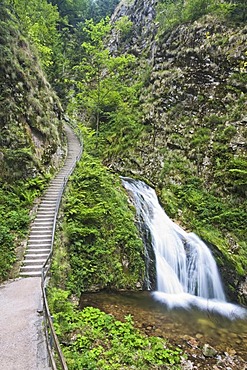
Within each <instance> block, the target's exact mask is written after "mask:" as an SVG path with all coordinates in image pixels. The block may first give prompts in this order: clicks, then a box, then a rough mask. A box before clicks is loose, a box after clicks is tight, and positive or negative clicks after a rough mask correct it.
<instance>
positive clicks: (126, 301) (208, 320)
mask: <svg viewBox="0 0 247 370" xmlns="http://www.w3.org/2000/svg"><path fill="white" fill-rule="evenodd" d="M85 306H93V307H97V308H99V309H101V310H102V311H104V312H106V313H109V314H112V315H114V316H115V317H116V318H117V319H119V320H124V317H125V316H126V315H129V314H130V315H132V317H133V319H134V321H135V326H136V327H137V328H139V329H140V330H141V331H143V332H145V333H146V334H148V335H155V336H160V337H164V338H168V339H169V341H170V342H171V343H172V344H176V345H178V346H180V347H181V348H183V349H184V350H186V351H187V352H188V353H189V357H191V358H192V359H193V358H194V360H195V361H197V362H198V358H199V359H200V358H203V356H202V355H201V352H202V347H203V345H204V344H205V343H208V344H210V345H211V346H213V347H214V348H215V349H216V350H217V351H218V354H219V355H220V356H227V355H229V356H230V357H231V358H232V359H233V360H232V361H234V359H235V360H236V361H237V359H238V358H240V365H239V367H237V366H235V365H234V364H232V365H231V366H229V367H228V368H229V369H241V370H243V369H244V368H245V367H243V363H247V320H246V319H235V320H230V319H229V318H226V317H223V316H222V315H220V314H219V313H218V314H215V313H213V312H212V311H210V310H204V311H201V310H199V309H197V308H191V307H190V308H188V309H185V308H181V307H177V308H173V309H168V308H167V306H166V305H164V304H162V303H161V302H158V301H156V300H154V299H153V296H152V293H150V292H120V293H106V292H101V293H90V294H89V293H87V294H83V295H82V296H81V300H80V307H81V308H83V307H85ZM230 357H229V358H230ZM217 358H218V360H219V356H218V357H217ZM241 359H243V363H242V362H241ZM204 360H205V358H204V359H203V361H204ZM218 360H217V361H218ZM229 361H230V360H229ZM236 361H235V362H236ZM215 363H216V362H215ZM199 368H201V369H202V368H203V369H208V368H210V367H207V366H206V365H204V367H200V366H199ZM223 368H224V369H226V368H227V367H219V369H223ZM246 369H247V367H246Z"/></svg>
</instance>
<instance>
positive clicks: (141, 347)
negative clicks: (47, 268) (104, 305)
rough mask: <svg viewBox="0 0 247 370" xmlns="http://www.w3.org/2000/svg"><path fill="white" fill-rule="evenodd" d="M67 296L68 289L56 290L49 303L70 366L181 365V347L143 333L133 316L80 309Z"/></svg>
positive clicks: (106, 369)
mask: <svg viewBox="0 0 247 370" xmlns="http://www.w3.org/2000/svg"><path fill="white" fill-rule="evenodd" d="M67 298H68V293H67V292H64V291H61V290H57V289H53V290H51V292H50V299H49V302H50V307H52V313H53V317H54V325H55V327H56V331H57V333H58V335H59V339H60V342H61V343H65V342H66V346H63V352H64V355H65V357H66V360H67V364H68V367H69V369H71V370H76V369H78V370H79V369H85V370H86V369H95V370H96V369H100V370H117V369H140V370H145V369H146V370H148V369H157V366H164V365H166V366H167V367H166V368H172V369H173V370H175V369H178V368H179V366H178V364H179V363H180V355H181V350H179V349H177V348H170V347H169V345H168V344H167V343H166V341H165V340H164V339H161V338H159V337H147V336H146V335H144V334H141V333H140V332H139V331H138V330H137V329H135V328H134V325H133V320H132V317H131V316H130V315H128V316H126V317H125V322H121V321H119V320H116V319H115V318H114V317H113V316H112V315H109V314H106V313H104V312H102V311H100V310H99V309H97V308H93V307H86V308H84V309H83V310H82V311H78V310H77V309H76V308H75V306H73V305H72V304H71V303H70V302H69V301H68V299H67ZM58 302H59V303H58ZM61 302H62V303H61ZM61 308H62V309H63V310H62V311H61Z"/></svg>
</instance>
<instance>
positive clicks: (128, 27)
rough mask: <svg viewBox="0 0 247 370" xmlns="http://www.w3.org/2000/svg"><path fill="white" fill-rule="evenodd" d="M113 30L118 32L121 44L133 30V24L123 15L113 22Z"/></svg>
mask: <svg viewBox="0 0 247 370" xmlns="http://www.w3.org/2000/svg"><path fill="white" fill-rule="evenodd" d="M114 28H115V29H116V30H117V31H118V33H119V37H120V40H121V42H123V41H125V40H126V39H127V38H128V37H129V36H130V34H131V32H132V29H133V22H132V21H131V20H130V19H129V17H128V16H127V15H125V16H122V17H121V18H119V19H118V20H117V21H116V22H115V24H114Z"/></svg>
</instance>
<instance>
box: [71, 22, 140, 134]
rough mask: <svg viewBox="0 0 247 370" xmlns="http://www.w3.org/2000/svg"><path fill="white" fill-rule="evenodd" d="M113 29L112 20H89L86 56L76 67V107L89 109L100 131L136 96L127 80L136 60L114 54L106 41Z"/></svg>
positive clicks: (84, 46)
mask: <svg viewBox="0 0 247 370" xmlns="http://www.w3.org/2000/svg"><path fill="white" fill-rule="evenodd" d="M110 30H111V25H110V23H109V19H102V20H101V21H100V22H99V23H97V24H94V22H93V21H92V20H88V21H86V27H85V32H86V34H87V36H88V41H87V42H83V43H82V50H83V58H82V60H81V62H80V63H79V64H78V65H76V66H75V67H74V71H75V76H74V81H73V83H74V86H75V90H74V95H73V99H72V102H73V103H72V105H71V107H72V109H74V108H75V105H76V110H77V111H79V112H84V111H85V110H86V111H87V112H88V115H89V120H90V122H91V124H92V126H93V128H95V130H96V133H97V134H98V133H99V129H100V125H101V123H103V122H107V121H109V120H110V117H111V115H112V114H113V113H114V112H116V111H117V110H118V109H119V108H120V106H121V105H123V104H124V103H126V102H127V100H128V99H131V98H132V97H133V93H134V90H133V89H134V87H133V86H131V85H128V84H127V83H126V75H128V71H129V69H130V67H131V65H133V63H134V61H135V57H134V56H133V55H130V54H123V55H121V56H112V55H111V54H110V51H109V49H107V48H106V47H105V44H104V40H105V38H106V36H107V35H108V34H109V32H110Z"/></svg>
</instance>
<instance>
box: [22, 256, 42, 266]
mask: <svg viewBox="0 0 247 370" xmlns="http://www.w3.org/2000/svg"><path fill="white" fill-rule="evenodd" d="M45 261H46V258H39V259H36V258H35V259H29V258H25V260H24V262H23V266H22V267H24V266H35V265H39V266H43V264H44V263H45Z"/></svg>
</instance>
